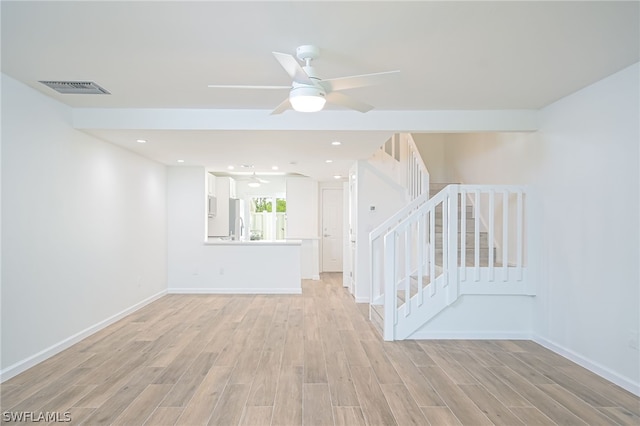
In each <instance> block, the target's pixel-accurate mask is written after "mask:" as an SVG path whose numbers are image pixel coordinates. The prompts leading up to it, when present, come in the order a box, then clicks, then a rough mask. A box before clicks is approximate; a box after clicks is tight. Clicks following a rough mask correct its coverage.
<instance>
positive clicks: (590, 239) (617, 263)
mask: <svg viewBox="0 0 640 426" xmlns="http://www.w3.org/2000/svg"><path fill="white" fill-rule="evenodd" d="M639 76H640V66H639V65H638V64H635V65H633V66H631V67H629V68H626V69H624V70H622V71H620V72H618V73H616V74H614V75H612V76H610V77H608V78H606V79H604V80H602V81H600V82H597V83H595V84H593V85H591V86H589V87H586V88H584V89H582V90H580V91H578V92H576V93H574V94H572V95H570V96H568V97H566V98H564V99H561V100H559V101H557V102H555V103H554V104H552V105H549V106H547V107H545V108H543V109H542V110H541V111H540V113H539V120H540V124H539V131H538V132H536V133H473V134H446V135H445V144H444V156H445V164H446V167H447V168H448V170H449V171H450V173H451V174H452V178H454V179H455V181H457V182H460V183H465V184H514V185H515V184H520V185H527V186H528V187H529V189H530V192H529V195H528V198H529V199H530V201H531V202H530V203H529V208H530V209H529V210H528V212H529V213H530V216H529V220H528V221H527V222H528V224H529V229H528V236H529V238H530V239H531V244H530V246H529V248H530V252H529V260H528V261H529V262H531V263H532V265H534V264H535V265H536V267H535V268H536V271H537V272H536V275H537V279H536V280H537V283H538V285H537V296H536V297H535V298H534V301H533V321H532V325H533V330H532V333H533V336H534V337H535V339H536V340H537V341H538V342H540V343H542V344H544V345H545V346H547V347H550V348H552V349H553V350H556V351H557V352H560V353H562V354H563V355H565V356H568V357H569V358H571V359H573V360H574V361H576V362H579V363H580V364H581V365H583V366H585V367H587V368H590V369H591V370H593V371H595V372H597V373H598V374H601V375H603V376H604V377H606V378H608V379H609V380H612V381H614V382H615V383H618V384H620V385H623V386H625V387H626V388H627V389H631V390H633V391H635V392H636V393H640V371H639V369H640V362H639V361H640V354H639V352H638V350H637V349H634V348H632V347H630V345H632V344H631V342H632V341H633V340H634V338H635V339H636V341H637V333H638V329H639V328H640V293H639V285H638V283H639V282H640V274H639V267H638V265H639V260H640V223H639V218H640V211H639V207H638V206H639V195H640V194H639V192H640V175H639V172H638V170H639V169H640V164H639V163H640V161H639V145H640V143H639V141H640V134H639V132H640V130H639V129H640V122H639V120H640V118H639V117H640V111H639V105H640V101H639V93H640V87H639V86H640V84H639V81H638V80H639Z"/></svg>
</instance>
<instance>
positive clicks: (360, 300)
mask: <svg viewBox="0 0 640 426" xmlns="http://www.w3.org/2000/svg"><path fill="white" fill-rule="evenodd" d="M355 300H356V303H369V298H368V297H356V298H355Z"/></svg>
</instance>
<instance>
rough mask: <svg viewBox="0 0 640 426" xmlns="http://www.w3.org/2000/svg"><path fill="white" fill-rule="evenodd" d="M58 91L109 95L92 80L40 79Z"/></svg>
mask: <svg viewBox="0 0 640 426" xmlns="http://www.w3.org/2000/svg"><path fill="white" fill-rule="evenodd" d="M40 83H42V84H44V85H45V86H47V87H50V88H52V89H53V90H55V91H56V92H58V93H64V94H77V95H110V94H111V93H109V92H107V91H106V90H105V89H103V88H102V87H100V86H98V85H97V84H96V83H94V82H93V81H40Z"/></svg>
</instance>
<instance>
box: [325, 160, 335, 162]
mask: <svg viewBox="0 0 640 426" xmlns="http://www.w3.org/2000/svg"><path fill="white" fill-rule="evenodd" d="M324 162H325V163H333V160H324Z"/></svg>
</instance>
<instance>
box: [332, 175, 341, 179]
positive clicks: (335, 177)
mask: <svg viewBox="0 0 640 426" xmlns="http://www.w3.org/2000/svg"><path fill="white" fill-rule="evenodd" d="M333 178H334V179H341V178H342V176H340V175H334V176H333Z"/></svg>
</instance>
